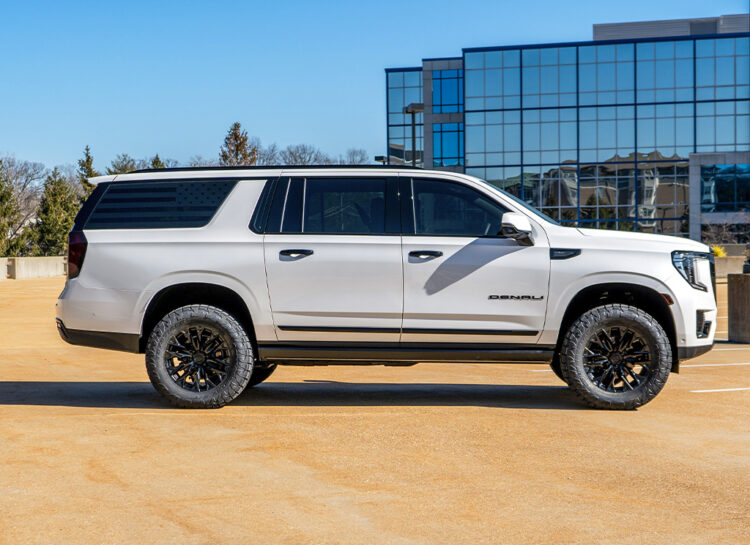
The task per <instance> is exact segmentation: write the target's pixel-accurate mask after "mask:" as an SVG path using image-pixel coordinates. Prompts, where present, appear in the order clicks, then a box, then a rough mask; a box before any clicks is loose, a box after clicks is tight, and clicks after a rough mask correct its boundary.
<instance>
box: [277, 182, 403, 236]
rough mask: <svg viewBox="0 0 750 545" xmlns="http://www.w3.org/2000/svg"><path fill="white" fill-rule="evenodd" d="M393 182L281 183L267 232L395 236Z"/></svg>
mask: <svg viewBox="0 0 750 545" xmlns="http://www.w3.org/2000/svg"><path fill="white" fill-rule="evenodd" d="M396 183H397V182H396V181H395V179H394V180H390V179H386V178H367V179H365V178H307V179H299V178H298V179H292V180H289V181H285V182H282V183H281V184H279V187H278V188H277V190H276V196H275V198H274V202H273V204H272V206H271V210H270V213H269V222H268V229H267V232H270V233H274V232H275V233H279V232H280V233H306V234H337V235H383V234H396V233H398V232H399V230H400V223H399V221H400V220H399V217H398V213H399V212H398V201H397V194H396Z"/></svg>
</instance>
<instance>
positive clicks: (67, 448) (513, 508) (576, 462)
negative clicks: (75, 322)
mask: <svg viewBox="0 0 750 545" xmlns="http://www.w3.org/2000/svg"><path fill="white" fill-rule="evenodd" d="M62 286H63V279H61V278H54V279H42V280H14V281H11V280H8V281H0V332H1V333H0V347H1V348H2V350H1V353H2V356H3V359H2V365H1V366H0V542H2V543H12V544H21V543H96V544H99V543H129V544H130V543H180V544H193V543H206V544H214V543H261V544H269V543H320V544H338V543H341V544H360V543H361V544H373V543H378V544H380V543H383V544H402V543H403V544H434V543H450V544H456V543H471V544H480V543H545V544H546V543H557V544H560V543H581V544H587V545H588V544H593V543H597V544H607V543H629V544H633V543H647V544H655V543H669V544H671V545H674V544H706V543H711V544H719V543H744V544H747V543H750V494H749V493H748V491H750V389H748V388H750V345H732V344H728V343H726V342H719V343H718V344H717V345H716V348H715V349H714V350H713V351H712V352H710V353H708V354H706V355H704V356H702V357H700V358H698V359H695V360H691V361H690V362H687V364H688V366H685V367H684V368H683V371H682V372H681V373H680V374H679V375H674V374H673V375H672V376H671V377H670V379H669V382H668V384H667V386H666V388H665V390H664V391H663V392H662V393H661V394H660V395H659V396H658V397H657V398H656V400H655V401H653V402H652V403H650V404H649V405H647V406H645V407H643V408H641V409H640V410H638V411H633V412H605V411H595V410H589V409H586V408H584V407H582V406H580V405H579V404H578V403H576V401H575V400H574V398H573V396H572V395H571V394H570V393H569V392H568V390H567V389H566V388H565V387H564V385H563V384H562V383H561V382H559V381H558V380H557V379H556V378H555V376H554V375H553V374H552V373H551V372H549V370H548V368H546V367H545V366H541V365H505V366H503V365H477V364H420V365H417V366H414V367H407V368H388V367H370V368H368V367H310V368H305V367H286V368H280V369H279V370H278V371H277V372H276V373H275V374H274V375H273V376H272V377H271V378H270V379H269V382H268V383H265V384H262V385H261V386H259V387H258V388H256V389H253V390H248V391H247V392H245V393H244V394H243V396H242V397H241V398H240V399H239V400H237V402H235V403H233V404H232V405H230V406H228V407H225V408H223V409H220V410H214V411H188V410H178V409H171V408H169V407H168V406H167V405H165V404H164V403H163V402H162V401H161V399H160V398H159V397H158V396H157V395H156V393H155V391H154V390H153V389H152V387H151V385H150V383H149V382H148V379H147V377H146V371H145V368H144V364H143V357H142V356H138V355H131V354H124V353H118V352H108V351H102V350H95V349H88V348H81V347H73V346H69V345H66V344H65V343H63V342H62V341H61V340H60V339H59V337H58V335H57V332H56V330H55V323H54V303H55V299H56V297H57V295H58V293H59V292H60V291H61V289H62ZM720 287H721V288H722V297H721V299H720V300H721V301H722V303H721V308H720V313H721V314H724V315H726V303H725V301H724V298H725V297H724V296H723V294H724V293H725V292H726V286H720ZM718 329H719V331H723V332H724V333H719V335H718V337H719V338H722V337H723V338H726V333H725V332H726V330H727V327H726V318H723V319H722V320H720V321H719V328H718ZM731 388H745V389H744V390H743V389H740V390H735V391H713V390H726V389H731ZM706 390H709V391H706Z"/></svg>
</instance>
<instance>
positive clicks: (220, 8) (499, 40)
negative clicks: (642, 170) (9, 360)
mask: <svg viewBox="0 0 750 545" xmlns="http://www.w3.org/2000/svg"><path fill="white" fill-rule="evenodd" d="M747 9H748V0H719V1H714V2H705V0H681V1H672V0H668V1H664V0H663V1H654V0H649V1H641V0H629V1H623V2H603V1H601V0H586V1H583V2H575V3H574V2H561V1H559V0H554V1H547V0H545V1H531V0H527V1H523V2H518V1H517V2H501V1H497V0H496V1H488V2H480V1H467V0H462V1H457V0H454V1H452V2H448V1H443V0H433V1H430V2H422V1H420V2H406V1H401V2H392V1H390V0H387V1H380V2H320V1H318V2H315V1H306V2H303V1H288V2H284V1H276V2H268V1H264V2H226V1H220V0H219V1H213V2H191V1H183V2H167V1H164V2H127V1H121V2H117V3H116V4H114V5H113V6H111V7H110V6H108V5H107V3H106V2H90V3H86V2H73V1H63V2H59V1H54V2H53V1H45V2H34V1H33V0H29V1H26V2H21V1H12V0H0V61H1V62H0V74H1V75H0V155H4V154H6V153H11V154H14V155H15V156H16V157H18V158H19V159H26V160H32V161H40V162H43V163H45V164H46V165H47V166H50V167H51V166H54V165H61V164H73V163H75V161H76V159H77V158H78V157H80V155H81V150H82V149H83V147H84V146H85V145H87V144H88V145H90V146H91V148H92V151H93V153H94V157H95V164H96V166H97V168H99V169H103V168H104V167H105V166H106V165H107V164H108V163H109V161H110V160H111V159H112V158H113V157H114V156H115V155H116V154H117V153H121V152H122V153H128V154H130V155H132V156H134V157H136V158H141V157H146V156H151V155H153V154H154V153H156V152H158V153H159V154H160V155H161V156H162V157H168V158H173V159H176V160H178V161H181V162H185V161H187V160H188V159H189V158H190V157H191V156H193V155H202V156H204V157H214V156H216V154H217V153H218V148H219V146H220V145H221V142H222V139H223V137H224V134H225V132H226V130H227V128H228V127H229V125H230V124H231V123H232V122H233V121H240V122H241V123H242V124H243V126H244V127H245V128H246V129H247V130H248V132H249V133H250V134H251V135H255V136H258V137H260V138H261V139H262V141H263V142H264V143H270V142H276V143H277V144H279V145H280V146H282V147H283V146H285V145H287V144H294V143H301V142H305V143H311V144H314V145H316V146H318V147H320V148H321V149H323V150H324V151H326V152H328V153H331V154H334V155H336V154H339V153H342V152H343V151H345V150H346V149H347V148H349V147H360V148H364V149H366V150H367V152H368V154H369V155H370V156H374V155H376V154H382V153H384V151H385V149H384V148H385V88H384V85H385V83H384V81H385V75H384V72H383V69H384V68H385V67H390V66H413V65H418V64H419V63H420V60H421V59H422V58H423V57H442V56H459V55H460V54H461V48H462V47H473V46H485V45H512V44H523V43H540V42H562V41H577V40H589V39H591V36H592V28H591V25H592V24H593V23H608V22H622V21H638V20H653V19H670V18H685V17H710V16H717V15H722V14H730V13H745V12H747Z"/></svg>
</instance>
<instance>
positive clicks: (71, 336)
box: [57, 318, 140, 354]
mask: <svg viewBox="0 0 750 545" xmlns="http://www.w3.org/2000/svg"><path fill="white" fill-rule="evenodd" d="M57 332H58V333H59V334H60V337H61V338H62V340H64V341H65V342H66V343H69V344H75V345H79V346H90V347H92V348H104V349H106V350H119V351H121V352H134V353H136V354H137V353H138V352H140V350H139V348H140V338H139V336H138V335H136V334H133V333H114V332H110V331H87V330H83V329H68V328H66V327H65V324H64V323H63V321H62V320H61V319H60V318H58V319H57Z"/></svg>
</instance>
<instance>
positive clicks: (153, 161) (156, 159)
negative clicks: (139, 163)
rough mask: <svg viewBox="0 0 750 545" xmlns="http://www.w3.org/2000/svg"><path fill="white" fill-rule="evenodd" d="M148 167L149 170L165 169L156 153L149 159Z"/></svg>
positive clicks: (165, 166)
mask: <svg viewBox="0 0 750 545" xmlns="http://www.w3.org/2000/svg"><path fill="white" fill-rule="evenodd" d="M149 167H150V168H167V165H165V164H164V161H162V160H161V158H160V157H159V154H158V153H157V154H156V155H154V156H153V157H152V158H151V162H150V163H149Z"/></svg>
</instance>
